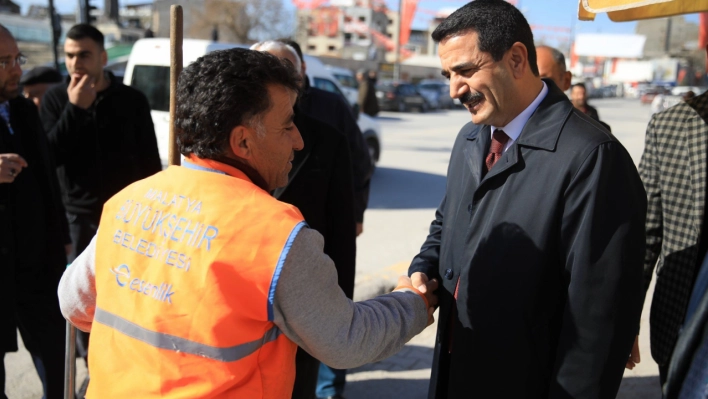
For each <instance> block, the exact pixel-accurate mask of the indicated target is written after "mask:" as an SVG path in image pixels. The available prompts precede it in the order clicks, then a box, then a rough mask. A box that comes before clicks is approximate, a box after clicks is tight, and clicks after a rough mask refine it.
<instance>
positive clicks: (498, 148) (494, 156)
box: [484, 129, 509, 174]
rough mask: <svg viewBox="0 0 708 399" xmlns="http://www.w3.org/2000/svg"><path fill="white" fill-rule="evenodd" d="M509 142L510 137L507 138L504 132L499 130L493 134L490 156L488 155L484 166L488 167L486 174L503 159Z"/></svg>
mask: <svg viewBox="0 0 708 399" xmlns="http://www.w3.org/2000/svg"><path fill="white" fill-rule="evenodd" d="M508 141H509V136H507V135H506V133H504V131H503V130H499V129H497V130H495V131H494V134H492V145H490V146H489V155H487V158H486V159H485V162H484V166H485V167H486V169H485V170H484V173H485V174H487V172H489V171H490V170H492V166H494V164H495V163H497V161H498V160H499V159H500V158H501V156H502V154H504V147H505V146H506V143H507V142H508Z"/></svg>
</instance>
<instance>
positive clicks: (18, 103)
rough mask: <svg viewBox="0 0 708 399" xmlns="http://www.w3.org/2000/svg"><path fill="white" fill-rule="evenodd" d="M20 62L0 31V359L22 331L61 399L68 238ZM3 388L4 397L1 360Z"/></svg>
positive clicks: (1, 370)
mask: <svg viewBox="0 0 708 399" xmlns="http://www.w3.org/2000/svg"><path fill="white" fill-rule="evenodd" d="M25 61H26V59H25V58H24V56H23V55H22V54H21V53H20V50H19V49H18V48H17V43H16V42H15V39H14V38H13V37H12V34H10V32H8V31H7V29H6V28H5V27H3V26H1V25H0V267H1V268H2V273H3V279H2V281H3V289H2V290H0V303H2V307H0V320H2V322H0V353H2V355H3V356H4V355H5V353H7V352H15V351H17V349H18V346H17V331H18V330H19V331H20V335H21V336H22V341H23V342H24V344H25V347H26V348H27V350H28V351H29V353H30V354H31V355H32V360H33V361H34V364H35V366H36V368H37V372H38V374H39V377H40V379H41V381H42V385H43V386H44V396H45V397H46V398H47V399H52V398H57V399H59V398H62V397H63V391H64V390H63V388H64V384H63V380H64V331H65V329H66V327H65V326H66V323H65V322H64V320H63V317H62V315H61V313H60V311H59V300H58V298H57V288H58V286H59V279H60V277H61V274H62V272H63V271H64V268H65V267H66V252H67V251H68V250H70V248H71V245H70V243H71V240H70V238H69V230H68V226H67V221H66V217H65V216H64V207H63V205H62V202H61V196H60V194H59V183H58V181H57V176H56V173H55V170H54V164H53V163H52V160H51V158H50V155H49V150H48V144H47V137H46V135H45V133H44V129H42V124H41V122H40V120H39V114H38V112H37V107H35V105H34V104H32V102H31V101H29V100H27V99H25V98H23V97H21V96H20V95H19V81H20V76H21V75H22V69H21V67H20V66H21V65H22V64H24V63H25ZM0 384H2V385H1V386H0V397H3V398H4V397H5V395H4V394H3V392H4V391H5V389H4V386H5V366H4V362H2V361H0Z"/></svg>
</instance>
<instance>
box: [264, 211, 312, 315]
mask: <svg viewBox="0 0 708 399" xmlns="http://www.w3.org/2000/svg"><path fill="white" fill-rule="evenodd" d="M306 226H307V223H305V222H300V223H298V224H297V225H295V228H293V231H292V232H290V236H289V237H288V241H286V242H285V248H283V252H281V253H280V258H279V259H278V265H277V266H276V267H275V273H273V280H271V282H270V289H269V290H268V320H270V321H273V301H274V300H275V289H276V287H277V286H278V280H279V279H280V272H281V270H283V265H284V264H285V259H287V257H288V253H289V252H290V248H291V247H292V246H293V241H295V237H296V236H297V233H298V232H300V229H302V228H303V227H306Z"/></svg>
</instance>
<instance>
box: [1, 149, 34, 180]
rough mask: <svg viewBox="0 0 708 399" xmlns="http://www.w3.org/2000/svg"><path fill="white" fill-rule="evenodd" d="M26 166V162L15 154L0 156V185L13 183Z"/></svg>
mask: <svg viewBox="0 0 708 399" xmlns="http://www.w3.org/2000/svg"><path fill="white" fill-rule="evenodd" d="M27 166H28V165H27V161H25V159H24V158H22V157H21V156H19V155H17V154H0V183H12V182H14V181H15V178H16V177H17V175H19V174H20V172H22V168H26V167H27Z"/></svg>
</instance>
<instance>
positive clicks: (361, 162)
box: [279, 39, 374, 236]
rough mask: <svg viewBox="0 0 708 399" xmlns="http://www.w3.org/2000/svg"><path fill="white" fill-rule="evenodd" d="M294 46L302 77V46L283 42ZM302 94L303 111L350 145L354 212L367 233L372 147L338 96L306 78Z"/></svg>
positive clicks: (304, 66)
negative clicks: (366, 217) (332, 127)
mask: <svg viewBox="0 0 708 399" xmlns="http://www.w3.org/2000/svg"><path fill="white" fill-rule="evenodd" d="M279 41H281V42H283V43H285V44H287V45H288V46H291V47H292V48H293V50H295V52H296V53H297V54H298V57H299V58H300V64H301V65H302V74H303V76H305V75H306V72H307V63H305V59H304V58H303V56H302V50H301V49H300V45H298V44H297V43H296V42H294V41H292V40H286V39H279ZM302 83H303V87H302V94H301V95H300V100H299V104H300V110H301V111H302V112H303V113H305V114H307V115H308V116H311V117H313V118H315V119H319V120H321V121H322V122H325V123H327V124H328V125H331V126H334V127H335V128H336V129H337V130H339V131H340V132H342V133H344V136H346V138H347V141H348V142H349V151H350V158H351V160H352V178H353V179H354V180H353V181H354V212H355V217H356V231H357V236H358V235H359V234H361V233H362V232H363V231H364V211H365V210H366V207H367V206H368V204H369V186H370V184H369V183H370V182H371V175H372V174H373V173H374V167H373V162H372V161H371V156H370V155H369V147H368V146H367V145H366V142H365V141H364V136H363V135H362V133H361V130H360V129H359V125H358V124H357V122H356V119H355V118H354V111H353V110H352V108H351V107H350V106H349V104H348V103H347V100H346V99H345V98H344V97H343V96H341V95H339V94H336V93H331V92H328V91H324V90H320V89H318V88H316V87H312V86H310V82H309V80H308V79H307V77H306V76H305V79H304V80H303V82H302Z"/></svg>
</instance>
